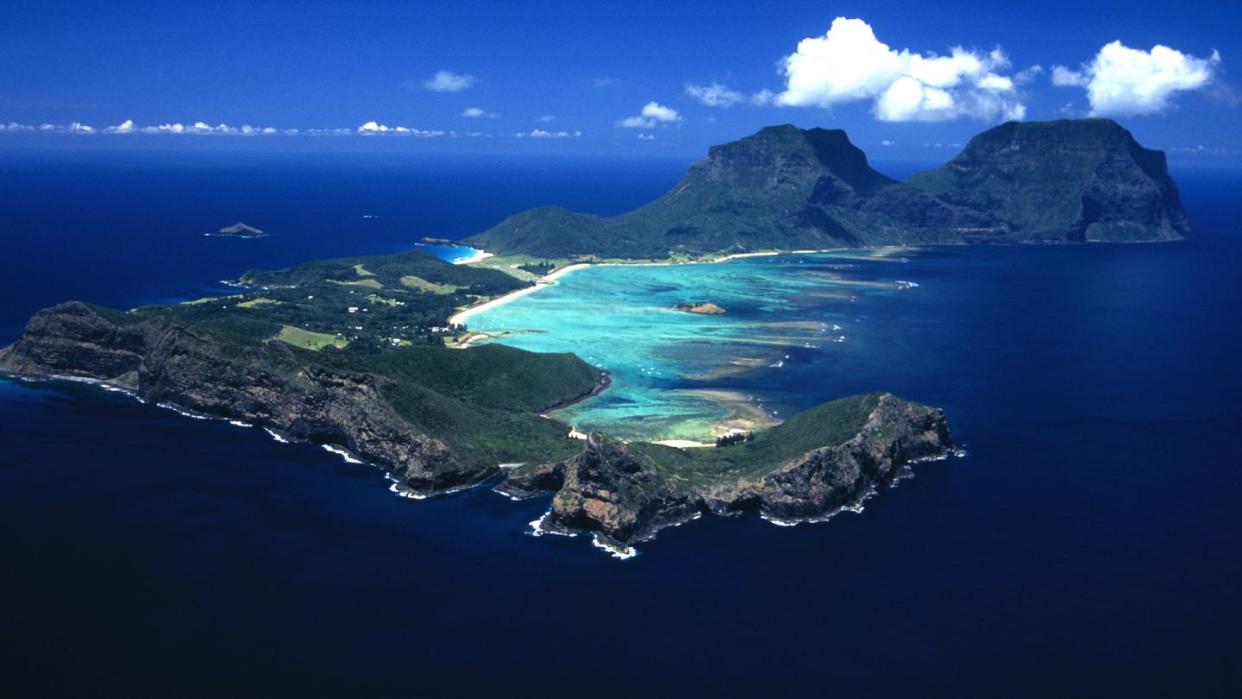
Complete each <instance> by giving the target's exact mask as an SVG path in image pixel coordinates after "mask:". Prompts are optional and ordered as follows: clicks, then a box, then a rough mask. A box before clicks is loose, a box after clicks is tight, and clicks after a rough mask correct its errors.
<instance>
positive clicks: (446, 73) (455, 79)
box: [423, 70, 478, 92]
mask: <svg viewBox="0 0 1242 699" xmlns="http://www.w3.org/2000/svg"><path fill="white" fill-rule="evenodd" d="M476 82H478V79H477V78H475V77H474V76H473V75H467V74H465V73H454V72H453V71H451V70H437V71H436V74H435V75H433V76H431V79H430V80H426V81H424V82H423V89H424V90H431V91H432V92H461V91H462V90H468V89H470V88H472V87H474V84H475V83H476Z"/></svg>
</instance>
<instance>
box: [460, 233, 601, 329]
mask: <svg viewBox="0 0 1242 699" xmlns="http://www.w3.org/2000/svg"><path fill="white" fill-rule="evenodd" d="M480 252H482V251H480ZM483 254H484V257H480V258H478V259H480V260H482V259H485V258H486V257H491V256H492V254H491V253H490V252H489V253H483ZM590 266H591V265H589V264H587V263H585V262H583V263H580V264H575V265H569V266H567V267H562V268H560V269H558V270H556V271H555V272H553V273H551V274H549V275H547V276H546V277H540V278H539V279H538V280H536V281H535V285H534V286H528V287H526V288H524V289H518V290H517V291H512V292H509V293H507V294H505V295H504V296H497V297H496V298H494V299H491V300H490V301H487V302H485V303H481V304H479V305H477V306H471V307H469V308H465V309H462V310H460V311H458V312H457V313H454V314H453V315H452V316H451V317H449V324H450V325H460V324H462V323H465V322H466V320H467V319H468V318H469V317H470V316H472V315H474V314H476V313H481V312H483V311H486V310H488V309H491V308H496V307H497V306H503V305H504V304H506V303H509V302H510V301H512V300H514V299H517V298H521V297H522V296H525V295H527V294H533V293H535V292H536V291H539V290H540V289H542V288H544V287H545V286H549V285H551V284H554V283H556V280H557V279H560V278H561V277H563V276H565V275H566V274H569V273H570V272H573V271H574V270H579V269H583V268H584V267H590Z"/></svg>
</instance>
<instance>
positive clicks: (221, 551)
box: [0, 153, 1242, 696]
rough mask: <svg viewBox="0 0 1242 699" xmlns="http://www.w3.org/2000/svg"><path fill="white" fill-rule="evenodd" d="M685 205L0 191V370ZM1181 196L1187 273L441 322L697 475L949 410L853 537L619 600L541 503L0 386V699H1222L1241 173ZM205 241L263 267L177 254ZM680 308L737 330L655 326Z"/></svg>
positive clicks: (842, 278)
mask: <svg viewBox="0 0 1242 699" xmlns="http://www.w3.org/2000/svg"><path fill="white" fill-rule="evenodd" d="M684 166H685V163H684V162H674V161H667V162H666V161H615V162H607V161H604V162H601V161H594V162H593V161H584V160H573V159H548V160H535V159H512V160H499V161H498V160H495V159H492V160H486V159H482V158H478V159H463V160H449V159H402V158H396V157H394V158H390V159H385V158H379V157H377V156H365V157H364V156H344V155H336V156H331V157H310V156H301V157H287V156H260V155H253V154H252V155H246V156H236V157H228V156H203V155H194V156H184V157H178V158H170V157H168V156H157V155H150V154H131V155H127V156H121V155H118V154H107V155H102V154H101V155H91V156H84V157H82V158H79V159H75V160H67V159H65V157H64V156H45V155H39V154H11V153H10V154H0V183H2V184H3V188H2V190H0V191H2V192H3V194H2V195H0V196H2V197H3V205H2V206H0V236H3V238H2V239H3V240H4V242H5V253H6V255H5V260H6V262H7V264H6V272H5V274H3V275H0V298H3V299H4V304H3V305H0V341H3V342H8V341H11V340H12V339H14V338H15V337H16V336H17V334H18V333H19V332H20V329H21V327H22V324H23V323H24V321H25V319H26V318H27V317H28V316H29V315H30V313H32V312H33V311H34V310H36V309H37V308H39V307H41V306H45V305H48V304H51V303H55V302H57V301H61V300H64V299H68V298H82V299H87V300H91V301H96V302H100V303H106V304H112V305H116V306H121V307H127V306H132V305H137V304H140V303H151V302H157V301H166V300H168V301H171V300H181V299H186V298H195V297H198V296H202V295H204V294H210V293H219V292H223V291H224V290H225V289H224V287H222V286H221V285H220V284H219V280H221V279H227V278H233V277H236V276H237V275H238V274H239V273H240V272H241V271H242V270H244V269H247V268H250V267H271V266H280V265H286V264H289V263H292V262H296V261H299V260H306V259H314V258H319V257H324V256H329V255H340V254H354V253H370V252H386V251H394V250H399V249H404V248H406V247H408V246H409V245H410V244H412V243H413V242H414V241H416V240H418V239H419V238H421V237H422V236H435V237H450V238H452V237H458V236H461V235H465V234H468V233H471V232H474V231H476V230H480V229H482V228H485V227H487V226H488V225H490V224H492V223H494V222H495V221H498V220H499V219H500V218H502V217H503V216H505V215H507V214H509V213H513V212H515V211H517V210H519V209H521V208H524V207H526V206H531V205H539V204H549V203H558V204H563V205H567V206H569V207H571V208H576V209H580V210H588V211H597V212H600V213H615V212H618V211H621V210H624V209H626V208H629V207H631V206H634V205H637V204H640V203H642V202H645V201H647V200H648V199H650V198H652V197H654V196H655V195H657V194H658V193H660V192H661V191H663V190H664V189H665V188H666V187H668V186H669V185H671V184H672V183H673V182H675V181H676V179H677V178H678V176H679V175H680V172H681V170H682V168H683V167H684ZM890 172H891V173H892V174H896V175H902V174H907V173H908V172H909V169H908V168H907V169H906V170H904V171H903V170H902V169H901V168H899V167H894V168H890ZM1174 174H1175V176H1176V177H1177V178H1178V182H1179V184H1180V186H1181V189H1182V191H1183V196H1184V199H1185V203H1186V207H1187V209H1188V211H1189V213H1190V217H1191V220H1192V224H1193V225H1194V226H1195V230H1196V235H1195V237H1194V239H1192V240H1190V241H1187V242H1184V243H1178V244H1171V245H1135V246H1103V245H1101V246H1089V247H1039V248H1034V247H1032V248H1027V247H1007V248H986V249H982V248H931V249H920V250H903V251H897V252H889V253H886V254H883V255H871V254H858V253H854V254H849V255H823V256H801V257H795V256H782V257H777V258H751V259H745V260H738V261H734V262H729V263H724V264H718V265H698V266H694V267H693V268H672V267H645V268H591V269H587V270H583V271H579V272H574V273H572V274H570V275H568V276H566V277H564V278H562V280H561V281H560V282H559V283H558V284H557V285H556V286H554V287H551V288H548V289H544V290H541V291H539V292H538V293H535V294H531V295H529V296H526V297H523V298H522V299H520V300H518V301H515V302H513V303H512V304H509V305H507V306H503V307H501V308H499V309H495V310H493V311H490V312H488V313H486V314H482V315H480V316H478V317H476V318H473V319H471V326H472V327H474V328H476V329H477V328H480V327H483V326H489V327H490V329H491V330H492V331H494V332H496V333H497V334H499V333H502V332H507V333H509V334H508V335H505V336H503V337H500V338H498V339H497V340H495V341H502V342H511V343H514V344H520V345H523V346H529V347H532V348H548V349H552V348H558V349H559V348H562V347H571V348H572V347H582V348H583V349H582V351H583V353H584V354H589V355H592V357H593V358H594V359H595V360H596V361H599V362H600V363H602V364H605V365H606V366H607V367H608V368H609V370H610V371H612V372H613V374H614V378H615V379H616V386H615V390H613V391H610V392H609V393H606V394H604V396H602V397H601V398H599V399H596V400H595V401H592V402H590V403H587V404H583V405H581V406H578V407H577V408H576V409H575V412H573V414H572V415H571V417H572V418H573V419H574V420H575V421H576V422H579V423H582V424H609V425H613V426H615V429H617V430H618V431H624V430H626V429H629V430H632V431H633V433H634V434H670V435H675V436H680V437H695V436H703V435H704V434H709V433H710V427H711V426H712V425H714V424H717V423H718V422H719V421H720V420H722V419H724V420H729V419H731V418H736V419H743V418H747V417H748V416H749V418H754V417H755V416H754V414H753V411H752V412H751V413H745V412H744V411H743V410H742V408H741V407H739V406H741V405H743V404H744V405H749V406H753V405H759V406H760V407H761V410H762V411H763V414H766V415H775V416H776V417H777V418H779V417H781V416H783V415H787V414H788V413H789V412H791V411H796V410H799V409H801V408H804V407H807V406H809V405H813V404H815V403H817V402H820V401H822V400H827V399H830V398H833V397H838V396H841V395H845V394H849V393H854V392H859V391H869V390H874V389H886V390H891V391H894V392H896V393H898V394H900V395H903V396H905V397H908V398H912V399H916V400H920V401H924V402H928V403H932V404H935V405H938V406H942V407H943V408H945V410H946V411H947V412H948V416H949V420H950V424H951V427H952V429H953V433H954V436H955V438H956V439H957V440H958V441H959V442H960V443H961V444H963V445H964V446H965V448H966V449H967V451H968V456H967V457H965V458H962V459H954V460H951V461H947V462H940V463H933V464H926V465H924V466H921V467H920V468H919V469H918V470H917V477H916V478H914V479H912V480H909V481H904V482H902V483H901V485H900V487H898V488H895V489H892V490H886V491H884V492H881V493H880V494H879V495H878V496H877V497H875V498H873V499H871V500H869V501H868V502H867V504H866V508H865V512H863V513H862V514H844V515H842V516H840V517H837V518H834V519H833V520H831V521H830V522H827V523H824V524H816V525H802V526H798V527H793V528H780V527H775V526H772V525H771V524H768V523H766V522H763V521H761V520H759V519H758V518H757V517H739V518H732V519H721V518H715V517H705V518H703V519H702V520H700V521H697V522H694V523H691V524H688V525H686V526H684V527H679V528H676V529H672V530H667V531H665V532H663V533H662V534H661V535H660V536H659V538H658V539H657V540H656V541H654V542H650V543H648V544H645V545H642V546H640V551H641V554H640V555H639V556H637V557H636V558H633V559H631V560H628V561H624V562H622V561H616V560H613V559H611V558H609V557H607V556H605V555H603V554H602V553H601V552H600V551H598V550H596V549H594V548H592V546H591V545H590V541H589V540H588V539H586V538H583V537H578V538H576V539H565V538H562V537H551V536H545V537H538V538H536V537H531V536H529V535H527V531H528V523H529V522H530V521H532V520H534V519H536V518H537V517H539V516H540V515H541V514H542V512H543V511H544V510H545V509H546V507H547V502H546V501H543V500H533V501H527V502H523V503H513V502H510V501H508V500H507V499H504V498H502V497H499V496H497V495H496V494H494V493H492V492H490V491H489V490H488V489H486V488H480V489H476V490H472V491H468V492H463V493H459V494H456V495H451V496H447V497H442V498H435V499H430V500H425V501H411V500H406V499H402V498H398V497H394V496H393V495H392V494H391V493H389V492H388V490H387V482H386V481H385V480H384V478H383V476H382V474H381V473H380V472H379V471H378V470H376V469H374V468H372V467H369V466H365V465H361V464H349V463H344V462H342V461H341V460H340V458H338V457H336V456H334V455H332V454H329V453H326V452H324V451H323V450H321V449H319V448H316V447H312V446H310V445H296V444H295V445H285V444H279V443H277V442H275V441H273V440H272V439H270V438H269V437H268V436H267V435H266V434H265V433H263V432H262V431H261V430H257V429H250V428H240V427H235V426H232V425H230V424H228V423H226V422H218V421H202V420H191V419H187V418H183V417H180V416H178V415H176V414H174V413H172V412H169V411H165V410H161V409H158V408H155V407H152V406H147V405H142V404H139V403H137V402H135V401H133V400H132V399H130V398H128V397H126V396H124V395H121V394H116V393H108V392H104V391H101V390H99V389H97V388H94V387H90V386H85V385H78V384H66V383H41V384H25V383H19V382H11V381H8V382H6V381H0V542H3V543H2V544H0V546H3V555H4V561H5V572H4V574H3V576H0V590H2V591H3V594H0V623H2V624H3V628H4V635H5V640H6V644H5V645H6V646H7V647H8V649H9V650H8V651H7V652H6V653H5V655H4V659H3V660H0V669H2V670H3V672H4V677H5V682H6V684H8V685H9V686H22V687H28V688H30V689H29V690H28V692H29V693H40V694H56V693H61V694H63V693H77V694H81V693H83V692H89V693H93V694H98V693H106V692H113V693H117V692H120V693H125V694H127V695H131V696H140V695H168V694H176V695H204V694H221V693H224V692H229V693H231V694H242V695H254V694H262V693H274V692H280V693H282V694H285V693H293V692H299V693H304V694H324V693H336V694H345V693H348V694H353V695H357V694H364V693H372V694H385V695H393V694H400V695H403V696H433V695H443V694H448V693H458V694H460V693H463V692H489V693H500V692H509V693H514V694H518V695H527V694H534V693H536V692H538V693H541V694H548V695H562V694H571V693H572V694H583V693H592V694H600V695H621V694H628V695H633V694H638V693H645V694H647V695H653V696H667V695H670V694H674V693H684V692H695V693H710V694H742V693H750V694H762V695H765V696H767V695H778V696H779V695H818V694H829V693H833V694H841V695H845V696H893V695H905V696H928V695H935V694H953V695H979V694H985V695H1003V696H1036V695H1042V696H1047V695H1049V694H1056V695H1071V696H1072V695H1096V696H1099V695H1105V696H1160V695H1163V696H1170V695H1176V696H1187V695H1193V696H1237V695H1238V694H1239V692H1242V636H1240V635H1239V633H1238V628H1240V627H1242V556H1239V553H1238V552H1239V551H1240V550H1242V508H1240V507H1239V505H1238V503H1239V502H1242V472H1240V471H1242V470H1240V469H1239V458H1238V456H1237V452H1238V448H1237V442H1238V440H1237V436H1236V432H1235V430H1237V429H1238V426H1239V425H1240V424H1242V404H1240V403H1239V396H1240V395H1242V362H1240V361H1239V357H1242V324H1240V323H1239V317H1240V315H1239V314H1240V313H1242V284H1239V279H1240V278H1239V273H1238V270H1239V269H1242V205H1240V204H1238V200H1237V196H1236V192H1237V191H1239V188H1242V173H1240V172H1238V171H1207V170H1200V171H1186V172H1175V173H1174ZM364 216H370V217H372V218H364ZM237 221H243V222H246V223H249V224H252V225H256V226H258V227H260V228H263V229H265V230H267V231H269V232H270V233H271V235H270V236H269V237H266V238H262V239H258V240H233V239H222V238H210V237H204V235H203V234H204V233H207V232H210V231H213V230H215V229H216V228H219V227H220V226H223V225H227V224H231V223H234V222H237ZM446 254H449V253H446ZM689 301H712V302H715V303H718V304H719V305H721V306H724V307H725V308H726V309H727V311H728V312H727V313H726V314H725V315H723V316H710V317H709V316H692V315H689V314H685V313H679V312H676V311H672V310H670V307H671V305H672V304H674V303H680V302H689ZM838 338H843V339H840V340H838ZM597 339H605V340H607V339H611V342H608V343H603V344H597V343H596V342H595V340H597ZM808 345H809V346H808ZM588 346H589V347H588ZM592 347H594V348H595V349H594V350H593V349H591V348H592ZM592 352H594V354H592ZM773 365H776V366H773ZM704 390H706V391H708V393H707V394H704V393H702V391H704ZM694 391H697V392H694ZM610 394H612V397H610ZM738 395H740V396H743V397H744V400H741V401H740V402H739V401H738V399H737V398H736V396H738ZM730 401H732V402H730ZM667 411H674V412H676V413H677V414H678V415H679V416H680V418H679V419H678V420H667V419H664V418H662V417H661V415H662V414H663V413H664V412H667ZM682 423H684V424H685V425H686V426H685V427H680V428H679V427H678V426H677V425H678V424H682Z"/></svg>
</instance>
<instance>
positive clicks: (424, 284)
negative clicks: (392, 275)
mask: <svg viewBox="0 0 1242 699" xmlns="http://www.w3.org/2000/svg"><path fill="white" fill-rule="evenodd" d="M401 285H402V286H405V287H408V288H410V289H418V290H419V291H425V292H427V293H429V294H452V293H455V292H456V291H457V287H456V286H453V285H452V284H436V283H435V282H429V281H427V280H426V279H423V278H422V277H416V276H414V275H412V274H407V275H405V276H404V277H401Z"/></svg>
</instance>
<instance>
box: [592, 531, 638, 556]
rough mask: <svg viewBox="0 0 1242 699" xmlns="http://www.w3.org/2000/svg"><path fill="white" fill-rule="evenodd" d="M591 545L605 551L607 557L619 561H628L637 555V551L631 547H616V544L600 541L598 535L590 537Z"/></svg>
mask: <svg viewBox="0 0 1242 699" xmlns="http://www.w3.org/2000/svg"><path fill="white" fill-rule="evenodd" d="M591 545H592V546H594V547H595V548H597V549H603V550H605V551H607V552H608V555H610V556H612V557H613V558H615V559H617V560H619V561H624V560H628V559H630V558H633V557H635V556H637V555H638V549H636V548H634V547H633V546H618V545H616V544H611V543H608V542H607V541H605V540H604V539H602V538H601V537H600V535H599V534H596V535H594V536H592V537H591Z"/></svg>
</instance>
